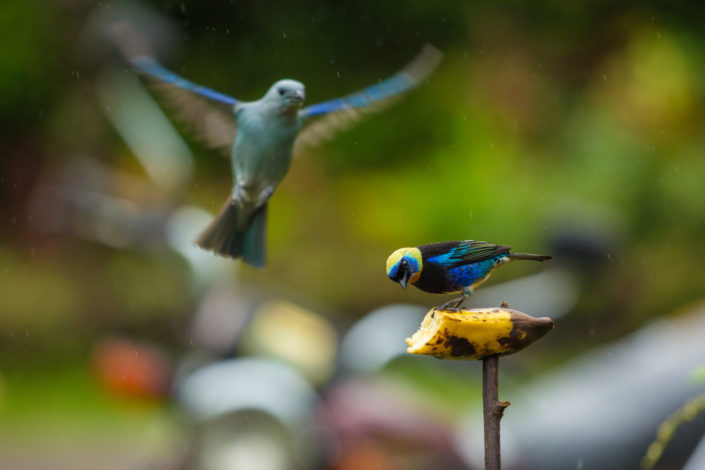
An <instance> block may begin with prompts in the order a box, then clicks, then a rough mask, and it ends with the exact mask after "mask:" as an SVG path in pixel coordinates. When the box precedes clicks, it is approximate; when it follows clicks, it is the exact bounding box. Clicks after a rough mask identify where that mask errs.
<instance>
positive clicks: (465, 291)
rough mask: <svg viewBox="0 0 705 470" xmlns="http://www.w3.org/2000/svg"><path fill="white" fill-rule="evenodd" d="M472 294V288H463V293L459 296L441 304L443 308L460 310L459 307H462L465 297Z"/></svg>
mask: <svg viewBox="0 0 705 470" xmlns="http://www.w3.org/2000/svg"><path fill="white" fill-rule="evenodd" d="M471 295H472V290H470V289H469V288H465V289H463V295H461V296H460V297H458V298H457V299H453V300H449V301H448V302H446V303H444V304H443V305H442V306H441V310H458V307H460V304H462V303H463V301H464V300H465V299H467V298H468V297H470V296H471Z"/></svg>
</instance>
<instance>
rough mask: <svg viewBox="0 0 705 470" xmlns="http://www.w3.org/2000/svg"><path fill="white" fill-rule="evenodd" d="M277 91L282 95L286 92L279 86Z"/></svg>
mask: <svg viewBox="0 0 705 470" xmlns="http://www.w3.org/2000/svg"><path fill="white" fill-rule="evenodd" d="M277 91H278V92H279V96H284V93H286V90H285V89H284V88H279V89H278V90H277Z"/></svg>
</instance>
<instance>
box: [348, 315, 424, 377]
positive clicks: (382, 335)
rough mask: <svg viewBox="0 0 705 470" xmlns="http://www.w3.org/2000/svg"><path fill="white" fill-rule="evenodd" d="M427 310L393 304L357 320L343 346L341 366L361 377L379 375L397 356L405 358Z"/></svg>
mask: <svg viewBox="0 0 705 470" xmlns="http://www.w3.org/2000/svg"><path fill="white" fill-rule="evenodd" d="M426 311H427V309H426V308H425V307H421V306H418V305H408V304H392V305H386V306H384V307H380V308H377V309H375V310H373V311H371V312H370V313H368V314H367V315H365V316H364V317H363V318H361V319H360V320H358V321H357V322H356V323H355V324H354V325H353V326H352V327H351V328H350V329H349V330H348V332H347V333H346V334H345V336H344V337H343V340H342V342H341V344H340V363H341V365H342V367H343V368H344V369H345V370H346V371H348V372H353V373H358V374H372V373H375V372H378V371H379V370H380V369H382V367H384V365H385V364H387V363H388V362H389V361H391V360H392V359H394V358H395V357H397V356H400V355H403V354H406V342H405V339H406V338H408V337H409V336H411V335H412V334H413V333H414V331H416V329H418V327H419V324H420V323H421V319H422V318H423V316H424V315H425V314H426Z"/></svg>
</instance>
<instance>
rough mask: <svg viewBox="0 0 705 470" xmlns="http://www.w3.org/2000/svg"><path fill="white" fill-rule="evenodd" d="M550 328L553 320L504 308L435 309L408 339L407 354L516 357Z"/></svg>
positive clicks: (468, 357) (449, 357) (448, 357)
mask: <svg viewBox="0 0 705 470" xmlns="http://www.w3.org/2000/svg"><path fill="white" fill-rule="evenodd" d="M551 329H553V321H552V320H551V319H550V318H548V317H541V318H534V317H532V316H529V315H527V314H525V313H522V312H519V311H517V310H512V309H510V308H506V307H505V305H503V306H502V307H500V308H483V309H473V310H456V309H448V310H442V309H439V308H437V307H434V308H432V309H431V310H429V312H428V313H427V314H426V316H425V317H424V319H423V322H422V323H421V327H420V328H419V330H418V331H417V332H416V333H414V334H413V335H412V337H411V338H407V339H406V342H407V344H408V345H409V347H408V348H407V350H406V351H407V352H409V353H411V354H424V355H428V356H435V357H438V358H440V359H482V358H484V357H488V356H493V355H506V354H513V353H515V352H517V351H519V350H521V349H523V348H525V347H527V346H528V345H529V344H531V343H533V342H534V341H536V340H538V339H539V338H541V337H542V336H543V335H545V334H546V333H548V332H549V331H550V330H551Z"/></svg>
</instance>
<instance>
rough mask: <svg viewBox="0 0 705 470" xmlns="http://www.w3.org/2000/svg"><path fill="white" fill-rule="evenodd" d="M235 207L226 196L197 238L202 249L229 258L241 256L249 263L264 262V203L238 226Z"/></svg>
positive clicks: (260, 266)
mask: <svg viewBox="0 0 705 470" xmlns="http://www.w3.org/2000/svg"><path fill="white" fill-rule="evenodd" d="M238 212H239V211H238V207H237V205H236V204H234V202H233V200H232V199H230V198H228V199H227V200H226V201H225V204H223V207H222V208H221V209H220V212H219V213H218V215H217V216H216V217H215V219H213V222H211V223H210V225H209V226H208V227H206V229H205V230H204V231H203V232H202V233H201V235H200V236H199V237H198V239H197V240H196V244H197V245H198V246H200V247H201V248H203V249H204V250H209V251H212V252H214V253H216V254H218V255H220V256H225V257H228V258H242V260H243V261H244V262H246V263H248V264H251V265H252V266H255V267H258V268H262V267H264V265H265V262H266V261H265V258H266V256H265V231H266V225H267V205H266V204H265V205H264V206H263V207H261V208H259V209H258V210H257V211H256V212H255V213H254V214H252V217H251V219H250V221H249V223H247V224H246V225H245V228H244V230H243V229H238V226H240V225H242V224H241V223H238V222H239V215H238Z"/></svg>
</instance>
